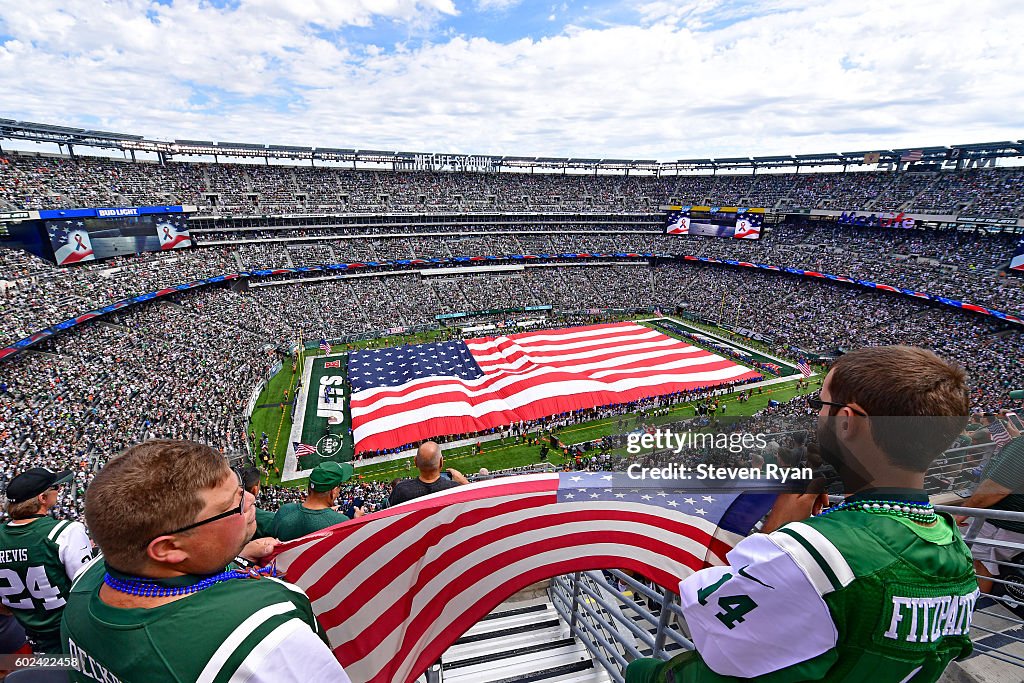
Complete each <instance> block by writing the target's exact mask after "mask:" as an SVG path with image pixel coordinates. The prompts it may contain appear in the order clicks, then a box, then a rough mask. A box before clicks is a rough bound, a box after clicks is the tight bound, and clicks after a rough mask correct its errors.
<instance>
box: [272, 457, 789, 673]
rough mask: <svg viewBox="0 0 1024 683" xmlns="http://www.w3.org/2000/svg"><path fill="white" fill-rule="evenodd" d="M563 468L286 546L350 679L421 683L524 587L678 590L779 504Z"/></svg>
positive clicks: (284, 564)
mask: <svg viewBox="0 0 1024 683" xmlns="http://www.w3.org/2000/svg"><path fill="white" fill-rule="evenodd" d="M638 484H639V482H637V481H636V480H633V479H630V478H629V477H628V476H627V475H626V474H625V473H610V472H562V473H557V474H539V475H528V476H522V477H508V478H503V479H494V480H491V481H487V482H478V483H476V484H471V485H468V486H460V487H456V488H454V489H449V490H447V491H443V492H441V493H436V494H433V495H429V496H425V497H423V498H418V499H416V500H411V501H408V502H407V503H402V504H401V505H397V506H395V507H393V508H388V509H386V510H381V511H380V512H376V513H373V514H370V515H366V516H363V517H359V518H357V519H354V520H352V521H350V522H344V523H342V524H339V525H337V526H334V527H331V528H330V529H325V530H324V531H320V532H317V533H315V534H311V535H310V536H306V537H304V538H301V539H296V540H295V541H291V542H289V543H286V544H283V545H282V546H280V547H281V548H282V550H281V552H280V553H279V554H278V556H277V567H278V569H283V570H284V571H285V572H286V578H287V580H288V581H290V582H292V583H294V584H296V585H298V586H299V587H301V588H302V589H303V590H305V591H306V593H307V595H308V596H309V599H310V601H311V602H312V604H313V611H314V613H315V614H316V616H317V618H318V619H319V621H320V624H321V625H322V626H323V627H324V629H325V630H326V631H327V636H328V639H329V640H330V645H331V648H332V650H333V651H334V654H335V656H336V657H337V658H338V661H339V662H341V664H342V666H344V667H345V671H346V673H348V675H349V677H350V678H351V679H352V680H353V681H359V682H360V683H412V681H414V680H416V678H417V677H418V676H419V675H420V674H421V673H422V672H423V671H425V670H426V669H427V667H428V666H429V665H430V664H431V663H432V662H435V661H437V659H438V658H439V657H440V656H441V655H442V653H444V651H445V650H446V649H448V647H449V646H450V645H451V644H452V643H454V642H455V641H456V640H457V639H458V638H459V637H460V636H461V635H462V634H463V633H465V632H466V631H467V630H468V629H469V628H470V627H471V626H472V625H473V624H475V623H476V622H478V621H479V620H480V619H481V618H483V617H484V615H486V614H487V613H488V612H490V611H491V610H492V609H494V608H495V607H496V606H497V605H499V604H500V603H501V602H502V601H503V600H505V599H506V598H508V597H509V596H511V595H512V594H514V593H515V592H516V591H518V590H520V589H522V588H524V587H525V586H528V585H530V584H532V583H535V582H537V581H540V580H542V579H546V578H550V577H552V576H558V575H560V574H567V573H570V572H574V571H585V570H591V569H610V568H620V569H628V570H632V571H635V572H638V573H640V574H642V575H643V576H646V577H647V578H649V579H651V580H653V581H655V582H657V583H658V584H659V585H661V586H664V587H665V588H667V589H670V590H672V591H678V583H679V581H680V580H681V579H683V578H685V577H687V576H689V575H690V574H692V573H693V572H695V571H697V570H699V569H702V568H704V567H706V566H711V565H720V564H723V563H724V561H725V554H726V553H727V552H728V551H729V550H731V549H732V548H733V547H734V546H735V545H736V543H738V542H739V541H740V540H742V539H743V538H744V537H745V536H746V535H747V534H748V533H749V531H750V530H751V529H752V528H753V525H754V524H755V523H756V521H757V520H758V519H760V518H761V517H762V516H763V515H764V513H765V512H767V510H768V509H769V508H770V507H771V504H772V502H773V501H774V499H775V496H774V495H772V494H765V493H742V494H738V493H721V492H718V491H706V490H704V491H700V492H684V491H679V490H672V489H664V488H657V487H651V488H643V487H638Z"/></svg>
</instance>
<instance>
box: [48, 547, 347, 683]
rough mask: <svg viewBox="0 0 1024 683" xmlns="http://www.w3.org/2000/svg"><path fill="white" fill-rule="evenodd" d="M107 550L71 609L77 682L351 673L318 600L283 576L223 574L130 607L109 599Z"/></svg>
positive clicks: (70, 646) (208, 681)
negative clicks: (189, 590)
mask: <svg viewBox="0 0 1024 683" xmlns="http://www.w3.org/2000/svg"><path fill="white" fill-rule="evenodd" d="M105 571H106V565H105V564H104V562H103V561H102V558H98V560H97V561H96V562H94V563H93V565H91V566H90V567H89V568H88V569H87V570H86V571H85V572H84V573H83V574H82V576H81V577H79V579H78V580H76V582H75V584H74V585H73V586H72V589H71V596H70V598H69V599H68V605H67V607H66V608H65V611H64V619H63V622H62V624H61V638H62V641H63V644H64V652H66V653H69V654H71V655H72V656H73V657H75V658H76V659H77V661H78V666H77V670H76V671H73V672H71V680H72V681H73V682H76V683H80V682H85V681H103V682H104V683H118V682H124V683H129V682H130V683H142V682H143V681H161V682H162V683H185V682H188V683H197V682H200V681H203V682H205V683H226V682H227V681H246V683H257V682H258V681H268V682H269V681H275V682H289V681H303V683H312V682H314V681H317V682H318V681H341V682H342V683H348V677H347V676H346V675H345V672H344V670H343V669H342V668H341V665H340V664H338V661H337V659H335V658H334V655H333V653H332V652H331V650H330V649H329V647H328V646H327V644H326V636H325V634H324V632H323V629H321V627H320V624H319V623H318V622H317V620H316V617H314V616H313V610H312V607H311V606H310V603H309V599H308V598H307V597H306V595H305V593H303V592H302V591H301V590H300V589H299V588H297V587H295V586H292V585H291V584H288V583H285V582H284V581H281V580H278V579H273V578H262V579H250V578H239V579H232V580H229V581H224V582H222V583H217V584H214V585H212V586H210V587H209V588H206V589H205V590H201V591H199V592H197V593H194V594H192V595H189V596H188V597H185V598H181V599H179V600H176V601H174V602H171V603H168V604H166V605H162V606H159V607H153V608H148V609H142V608H136V609H123V608H117V607H112V606H110V605H108V604H106V603H105V602H103V601H102V600H101V599H100V597H99V591H100V588H101V586H102V584H103V576H104V573H105Z"/></svg>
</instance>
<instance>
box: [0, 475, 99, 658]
mask: <svg viewBox="0 0 1024 683" xmlns="http://www.w3.org/2000/svg"><path fill="white" fill-rule="evenodd" d="M73 477H74V473H72V472H70V471H66V472H51V471H50V470H48V469H46V468H43V467H33V468H32V469H30V470H26V471H25V472H22V473H21V474H19V475H18V476H16V477H15V478H14V479H12V480H11V483H10V484H8V485H7V514H8V515H9V516H10V518H11V521H10V522H8V523H7V524H5V525H3V527H0V594H2V595H3V604H4V606H5V607H7V608H8V609H10V610H11V614H13V615H14V617H15V618H16V619H17V620H18V622H19V623H21V625H22V627H24V629H25V633H26V635H28V638H29V642H30V643H31V645H32V651H33V652H39V653H42V652H45V653H55V652H60V617H61V614H62V613H63V611H64V605H65V603H66V601H67V597H68V591H69V590H70V588H71V580H72V578H74V576H75V574H76V573H77V572H78V570H79V569H81V568H82V566H84V565H85V563H87V562H88V561H89V560H91V559H92V543H90V542H89V536H88V535H87V534H86V532H85V526H83V525H82V523H81V522H69V521H67V520H57V519H54V518H53V517H51V516H50V510H52V509H53V507H54V506H55V505H56V504H57V496H58V488H59V487H60V485H61V484H64V483H66V482H69V481H71V480H72V479H73Z"/></svg>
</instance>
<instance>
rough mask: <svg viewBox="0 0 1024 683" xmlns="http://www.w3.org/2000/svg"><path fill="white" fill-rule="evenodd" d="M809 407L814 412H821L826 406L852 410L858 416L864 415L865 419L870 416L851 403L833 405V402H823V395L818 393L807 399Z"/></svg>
mask: <svg viewBox="0 0 1024 683" xmlns="http://www.w3.org/2000/svg"><path fill="white" fill-rule="evenodd" d="M807 405H809V406H810V407H811V408H813V409H814V410H821V409H822V407H824V406H835V407H836V408H849V409H850V410H852V411H853V412H855V413H856V414H858V415H863V416H864V417H868V414H867V413H865V412H864V411H863V410H861V409H860V408H854V407H853V406H851V405H850V404H849V403H833V402H832V401H823V400H821V394H820V393H818V394H811V395H810V396H808V397H807Z"/></svg>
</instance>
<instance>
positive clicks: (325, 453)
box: [316, 434, 342, 458]
mask: <svg viewBox="0 0 1024 683" xmlns="http://www.w3.org/2000/svg"><path fill="white" fill-rule="evenodd" d="M341 447H342V440H341V437H340V436H336V435H334V434H325V435H324V436H322V437H320V440H319V441H317V442H316V452H317V455H319V456H320V457H321V458H333V457H334V456H335V455H337V454H338V453H340V452H341Z"/></svg>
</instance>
